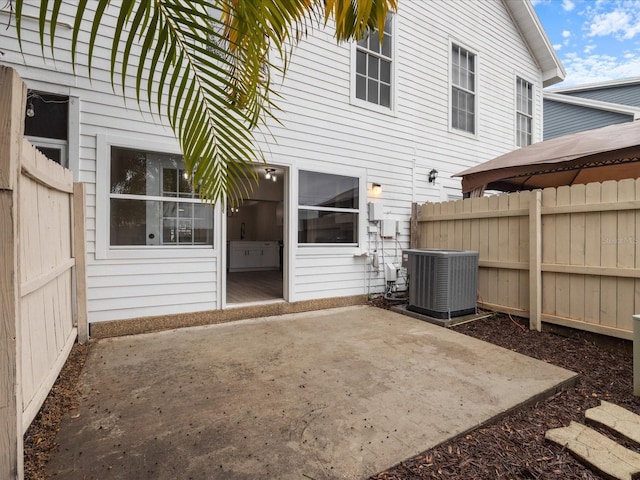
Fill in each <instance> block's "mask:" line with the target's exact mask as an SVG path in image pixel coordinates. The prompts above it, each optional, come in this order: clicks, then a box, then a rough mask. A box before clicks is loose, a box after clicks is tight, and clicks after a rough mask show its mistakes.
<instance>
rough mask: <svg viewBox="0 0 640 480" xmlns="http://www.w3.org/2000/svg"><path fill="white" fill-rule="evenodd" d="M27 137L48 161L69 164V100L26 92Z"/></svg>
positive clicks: (63, 164)
mask: <svg viewBox="0 0 640 480" xmlns="http://www.w3.org/2000/svg"><path fill="white" fill-rule="evenodd" d="M24 134H25V136H26V137H27V138H28V139H29V141H30V142H31V144H32V145H35V146H36V148H37V149H38V150H40V151H41V152H42V153H43V154H44V155H46V156H47V157H48V158H49V159H51V160H53V161H54V162H56V163H59V164H60V165H62V166H63V167H67V166H68V165H69V162H68V154H67V148H68V144H69V97H65V96H62V95H52V94H49V93H44V92H35V91H33V90H29V91H28V92H27V105H26V109H25V118H24Z"/></svg>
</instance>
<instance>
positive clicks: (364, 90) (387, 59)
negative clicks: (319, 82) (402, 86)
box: [355, 14, 393, 108]
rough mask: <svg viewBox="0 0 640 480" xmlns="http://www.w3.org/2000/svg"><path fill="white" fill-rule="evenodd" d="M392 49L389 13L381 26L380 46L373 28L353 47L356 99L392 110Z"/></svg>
mask: <svg viewBox="0 0 640 480" xmlns="http://www.w3.org/2000/svg"><path fill="white" fill-rule="evenodd" d="M392 47H393V15H392V14H389V15H387V19H386V21H385V24H384V40H383V42H382V44H381V43H380V36H379V33H378V30H377V29H376V30H374V31H370V32H369V33H368V34H367V35H365V37H364V38H363V39H362V40H360V41H359V42H358V44H357V45H356V85H355V96H356V98H358V99H360V100H364V101H366V102H370V103H373V104H375V105H380V106H382V107H386V108H391V87H392V68H391V67H392V62H393V58H392V52H393V49H392Z"/></svg>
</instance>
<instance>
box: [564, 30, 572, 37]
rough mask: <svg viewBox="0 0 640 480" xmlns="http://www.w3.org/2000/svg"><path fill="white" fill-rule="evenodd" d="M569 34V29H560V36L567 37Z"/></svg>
mask: <svg viewBox="0 0 640 480" xmlns="http://www.w3.org/2000/svg"><path fill="white" fill-rule="evenodd" d="M570 36H571V32H570V31H569V30H563V31H562V38H569V37H570Z"/></svg>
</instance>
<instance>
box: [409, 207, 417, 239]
mask: <svg viewBox="0 0 640 480" xmlns="http://www.w3.org/2000/svg"><path fill="white" fill-rule="evenodd" d="M419 234H420V225H419V223H418V204H417V203H416V202H413V203H412V204H411V225H410V233H409V248H420V238H418V237H419Z"/></svg>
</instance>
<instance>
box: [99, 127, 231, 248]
mask: <svg viewBox="0 0 640 480" xmlns="http://www.w3.org/2000/svg"><path fill="white" fill-rule="evenodd" d="M112 147H117V148H123V149H130V150H138V151H145V152H151V153H159V154H167V155H182V153H181V152H180V149H179V148H178V146H177V145H176V144H174V143H164V142H162V141H161V142H157V141H152V140H149V141H145V140H141V139H138V138H130V137H119V136H111V135H105V134H98V135H96V148H97V152H96V161H97V165H96V175H97V178H96V230H95V232H96V238H95V242H96V249H95V255H96V259H131V258H135V259H138V258H140V259H143V258H187V257H197V258H201V257H206V258H211V257H215V256H217V252H218V249H219V245H218V243H219V240H218V237H217V230H216V229H217V228H220V202H218V203H216V205H215V206H214V207H213V208H212V212H211V215H212V222H213V228H212V240H213V245H208V244H207V245H188V244H186V245H182V244H178V245H176V244H167V245H111V199H112V198H120V199H134V200H140V201H144V200H150V201H160V202H163V201H167V200H169V201H173V199H174V198H175V202H176V203H178V202H181V201H185V200H186V201H189V202H188V203H197V204H199V203H202V202H199V201H197V199H193V200H196V201H190V200H192V199H190V198H181V197H163V196H152V195H145V196H144V198H141V197H143V196H142V195H134V194H112V193H111V148H112ZM160 168H161V166H160Z"/></svg>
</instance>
